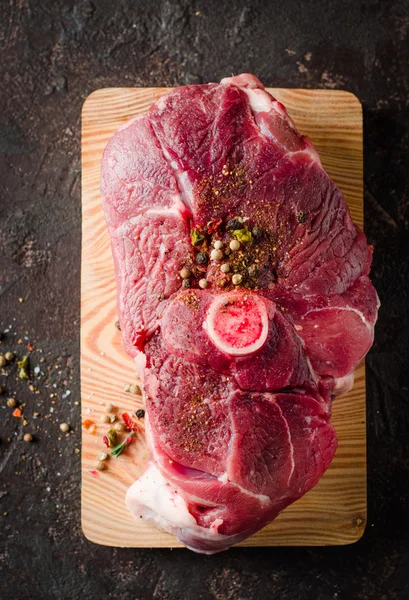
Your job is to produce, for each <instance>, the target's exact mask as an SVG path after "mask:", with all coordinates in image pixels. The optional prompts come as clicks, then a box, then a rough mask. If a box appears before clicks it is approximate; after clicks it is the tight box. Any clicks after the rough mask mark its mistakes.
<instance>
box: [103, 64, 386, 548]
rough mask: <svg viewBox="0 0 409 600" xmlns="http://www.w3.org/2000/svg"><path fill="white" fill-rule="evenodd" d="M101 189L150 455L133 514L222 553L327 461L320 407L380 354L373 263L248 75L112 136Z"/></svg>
mask: <svg viewBox="0 0 409 600" xmlns="http://www.w3.org/2000/svg"><path fill="white" fill-rule="evenodd" d="M101 188H102V196H103V206H104V210H105V215H106V220H107V223H108V228H109V232H110V236H111V244H112V253H113V257H114V263H115V275H116V280H117V303H118V315H119V320H120V324H121V330H122V337H123V342H124V345H125V348H126V350H127V352H128V353H129V354H130V355H131V356H133V357H134V358H135V361H136V364H137V368H138V371H139V373H140V377H141V380H142V383H143V396H144V402H145V405H146V411H147V412H146V432H147V442H148V445H149V449H150V452H151V456H152V459H151V462H150V464H149V465H148V468H147V469H146V472H145V473H144V475H143V476H142V477H141V478H140V479H138V480H137V481H136V482H135V483H134V484H133V485H132V486H131V488H130V489H129V491H128V493H127V496H126V504H127V507H128V509H129V510H130V511H131V513H132V514H133V515H134V516H135V517H136V518H139V517H141V516H142V517H144V518H145V519H147V520H148V521H150V522H152V523H154V524H155V525H156V526H158V527H160V528H162V529H165V530H167V531H169V532H171V533H173V534H174V535H175V536H176V537H177V538H178V539H179V540H180V541H181V542H183V544H185V545H186V546H187V547H188V548H190V549H192V550H195V551H196V552H202V553H209V554H210V553H214V552H218V551H221V550H224V549H226V548H228V547H230V546H231V545H232V544H235V543H237V542H239V541H240V540H243V539H244V538H246V537H248V536H250V535H252V534H253V533H255V532H256V531H257V530H259V529H261V528H262V527H264V526H265V525H266V524H267V523H269V522H270V521H271V520H273V519H274V518H275V517H276V516H277V515H278V514H279V513H280V512H281V511H282V510H283V509H284V508H286V507H287V506H288V505H289V504H291V503H292V502H294V501H296V500H297V499H298V498H300V497H301V496H303V495H304V494H305V493H306V492H308V490H310V489H311V488H313V487H314V486H315V485H316V484H317V483H318V481H319V480H320V478H321V476H322V475H323V473H324V472H325V471H326V469H327V468H328V466H329V464H330V463H331V460H332V458H333V456H334V452H335V449H336V447H337V439H336V435H335V431H334V428H333V426H332V425H331V422H330V416H331V401H332V399H333V398H334V397H335V396H337V395H340V394H342V393H344V392H346V391H348V390H349V389H350V388H351V387H352V385H353V371H354V368H355V367H356V365H357V364H358V363H359V362H360V361H361V360H362V358H363V357H364V356H365V354H366V353H367V351H368V350H369V348H370V346H371V344H372V341H373V331H374V324H375V321H376V317H377V309H378V300H377V295H376V292H375V289H374V287H373V286H372V284H371V282H370V280H369V278H368V274H369V270H370V264H371V255H372V248H371V247H370V246H368V244H367V242H366V238H365V235H364V234H363V232H362V231H360V230H359V229H358V228H357V227H356V226H355V225H354V224H353V223H352V220H351V217H350V214H349V211H348V207H347V204H346V202H345V199H344V197H343V195H342V194H341V192H340V191H339V190H338V189H337V187H336V186H335V184H334V182H333V181H331V179H330V178H329V176H328V175H327V174H326V172H325V171H324V169H323V167H322V165H321V162H320V159H319V156H318V154H317V152H316V150H315V148H314V146H313V145H312V143H311V141H310V140H309V138H308V137H305V136H302V135H300V134H299V133H298V132H297V130H296V128H295V126H294V123H293V121H292V120H291V118H290V117H289V116H288V114H287V112H286V110H285V108H284V106H283V105H282V104H281V103H280V102H278V101H277V100H275V99H274V98H273V97H272V96H271V95H270V94H268V93H267V92H266V91H265V89H264V87H263V85H262V84H261V82H260V81H259V80H258V79H257V78H256V77H254V76H253V75H249V74H242V75H239V76H236V77H229V78H226V79H223V80H222V81H221V83H220V84H216V83H210V84H207V85H190V86H185V87H180V88H177V89H174V90H172V91H171V92H169V93H168V94H166V95H165V96H162V97H161V98H160V99H159V100H158V101H157V102H156V103H155V104H154V105H153V106H152V107H151V108H150V110H149V111H148V112H147V113H146V114H144V115H142V116H139V117H137V118H135V119H133V120H131V121H130V122H129V123H127V124H125V125H124V126H123V127H121V128H120V130H119V131H118V132H117V133H116V134H115V135H114V136H113V138H112V139H111V140H110V142H109V144H108V146H107V148H106V150H105V153H104V157H103V163H102V176H101Z"/></svg>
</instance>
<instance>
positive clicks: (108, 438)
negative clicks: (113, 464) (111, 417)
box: [102, 428, 118, 448]
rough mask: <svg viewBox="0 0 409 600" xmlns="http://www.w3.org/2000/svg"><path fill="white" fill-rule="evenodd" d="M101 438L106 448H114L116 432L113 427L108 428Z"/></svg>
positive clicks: (116, 439)
mask: <svg viewBox="0 0 409 600" xmlns="http://www.w3.org/2000/svg"><path fill="white" fill-rule="evenodd" d="M102 439H103V442H104V444H105V446H106V447H107V448H115V446H116V445H117V443H118V432H117V431H116V429H113V428H111V429H108V431H107V432H106V434H105V435H104V437H103V438H102Z"/></svg>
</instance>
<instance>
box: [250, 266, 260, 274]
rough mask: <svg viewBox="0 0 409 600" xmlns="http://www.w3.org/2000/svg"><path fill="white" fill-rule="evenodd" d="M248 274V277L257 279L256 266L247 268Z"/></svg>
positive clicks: (257, 271)
mask: <svg viewBox="0 0 409 600" xmlns="http://www.w3.org/2000/svg"><path fill="white" fill-rule="evenodd" d="M248 272H249V275H250V277H257V275H258V274H259V270H258V267H257V265H250V266H249V268H248Z"/></svg>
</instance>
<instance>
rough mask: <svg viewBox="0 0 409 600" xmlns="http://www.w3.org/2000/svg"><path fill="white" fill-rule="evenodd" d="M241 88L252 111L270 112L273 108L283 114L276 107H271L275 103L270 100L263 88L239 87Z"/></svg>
mask: <svg viewBox="0 0 409 600" xmlns="http://www.w3.org/2000/svg"><path fill="white" fill-rule="evenodd" d="M241 90H242V91H243V92H244V93H245V94H246V95H247V97H248V99H249V103H250V107H251V110H252V111H253V112H270V110H272V109H273V108H274V110H276V112H279V113H280V114H283V112H282V111H279V110H277V108H278V107H277V108H276V107H273V104H276V103H275V102H273V101H272V100H271V97H270V96H269V95H268V94H266V92H265V91H264V90H251V89H249V88H241Z"/></svg>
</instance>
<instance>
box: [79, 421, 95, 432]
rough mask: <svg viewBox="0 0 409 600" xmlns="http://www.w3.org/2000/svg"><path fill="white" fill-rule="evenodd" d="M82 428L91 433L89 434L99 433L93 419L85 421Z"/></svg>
mask: <svg viewBox="0 0 409 600" xmlns="http://www.w3.org/2000/svg"><path fill="white" fill-rule="evenodd" d="M82 426H83V428H84V429H86V430H87V431H89V433H96V431H97V426H96V424H95V423H94V421H92V420H91V419H86V420H85V421H83V422H82Z"/></svg>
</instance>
